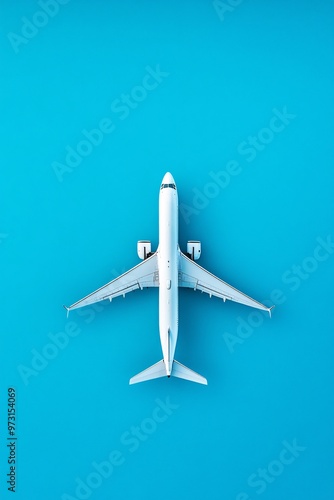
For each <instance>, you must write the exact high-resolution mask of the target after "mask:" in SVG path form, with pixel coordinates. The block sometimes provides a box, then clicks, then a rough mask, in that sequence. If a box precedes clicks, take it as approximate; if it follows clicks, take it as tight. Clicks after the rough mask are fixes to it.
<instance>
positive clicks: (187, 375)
mask: <svg viewBox="0 0 334 500" xmlns="http://www.w3.org/2000/svg"><path fill="white" fill-rule="evenodd" d="M171 375H172V377H177V378H183V379H185V380H190V381H191V382H197V383H198V384H203V385H208V381H207V380H206V378H204V377H202V375H200V374H199V373H196V372H194V371H193V370H190V368H187V367H186V366H184V365H181V363H179V362H178V361H176V360H175V359H174V362H173V369H172V373H171Z"/></svg>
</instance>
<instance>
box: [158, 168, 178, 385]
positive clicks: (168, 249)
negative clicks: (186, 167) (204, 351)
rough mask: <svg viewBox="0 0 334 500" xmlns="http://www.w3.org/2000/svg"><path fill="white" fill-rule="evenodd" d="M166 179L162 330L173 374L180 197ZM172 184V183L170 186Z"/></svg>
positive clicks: (161, 236) (161, 216) (161, 257)
mask: <svg viewBox="0 0 334 500" xmlns="http://www.w3.org/2000/svg"><path fill="white" fill-rule="evenodd" d="M170 177H171V178H170V179H168V178H167V179H166V177H165V178H164V181H163V182H165V184H162V187H161V189H160V196H159V248H158V267H159V331H160V341H161V347H162V352H163V358H164V362H165V366H166V372H167V375H168V376H169V375H170V374H171V371H172V364H173V360H174V352H175V347H176V342H177V334H178V297H179V295H178V292H179V287H178V261H179V246H178V233H179V231H178V195H177V190H176V187H173V188H172V187H163V186H166V185H167V186H168V185H172V183H173V185H174V186H175V184H174V179H173V178H172V176H170ZM168 181H170V184H169V183H168Z"/></svg>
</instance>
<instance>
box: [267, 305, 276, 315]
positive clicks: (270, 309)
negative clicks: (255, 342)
mask: <svg viewBox="0 0 334 500" xmlns="http://www.w3.org/2000/svg"><path fill="white" fill-rule="evenodd" d="M274 307H275V306H271V307H269V309H268V313H269V316H270V317H271V311H272V309H274Z"/></svg>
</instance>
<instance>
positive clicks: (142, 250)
mask: <svg viewBox="0 0 334 500" xmlns="http://www.w3.org/2000/svg"><path fill="white" fill-rule="evenodd" d="M137 253H138V257H139V258H140V259H142V260H144V259H147V257H149V256H150V255H152V252H151V242H150V241H148V240H140V241H138V243H137Z"/></svg>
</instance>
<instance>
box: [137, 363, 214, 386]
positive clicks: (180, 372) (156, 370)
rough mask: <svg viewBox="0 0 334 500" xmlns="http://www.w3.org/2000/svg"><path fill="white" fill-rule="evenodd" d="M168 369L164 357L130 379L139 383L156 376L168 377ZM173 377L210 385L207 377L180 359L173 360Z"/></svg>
mask: <svg viewBox="0 0 334 500" xmlns="http://www.w3.org/2000/svg"><path fill="white" fill-rule="evenodd" d="M167 376H168V375H167V370H166V365H165V362H164V360H163V359H162V360H161V361H159V362H158V363H155V364H154V365H152V366H150V367H149V368H147V369H146V370H144V371H142V372H140V373H138V375H135V376H134V377H132V378H131V379H130V385H132V384H137V383H138V382H146V380H152V379H154V378H160V377H167ZM171 376H172V377H177V378H183V379H185V380H190V381H191V382H197V383H198V384H203V385H208V382H207V380H206V378H204V377H202V375H199V374H198V373H196V372H194V371H193V370H190V368H187V367H186V366H184V365H181V363H179V362H178V361H175V359H174V361H173V366H172V373H171Z"/></svg>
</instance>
